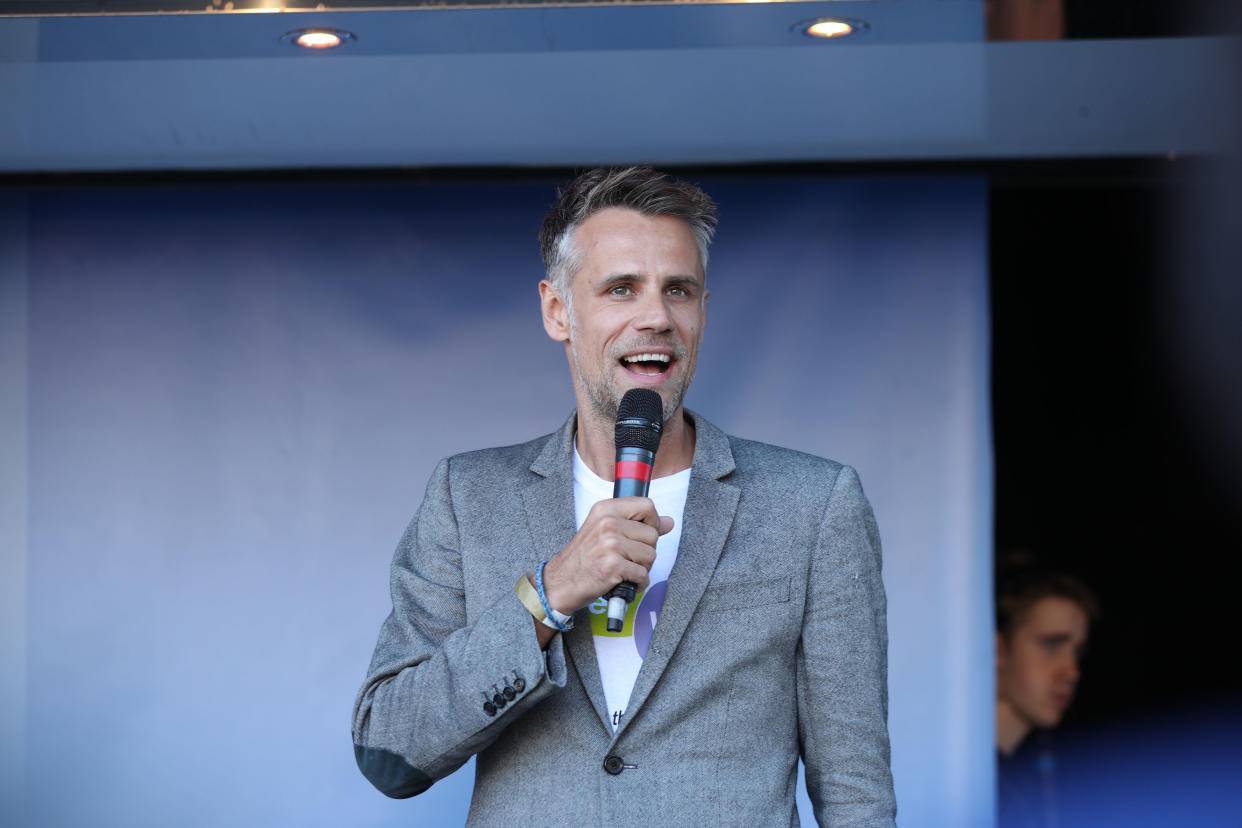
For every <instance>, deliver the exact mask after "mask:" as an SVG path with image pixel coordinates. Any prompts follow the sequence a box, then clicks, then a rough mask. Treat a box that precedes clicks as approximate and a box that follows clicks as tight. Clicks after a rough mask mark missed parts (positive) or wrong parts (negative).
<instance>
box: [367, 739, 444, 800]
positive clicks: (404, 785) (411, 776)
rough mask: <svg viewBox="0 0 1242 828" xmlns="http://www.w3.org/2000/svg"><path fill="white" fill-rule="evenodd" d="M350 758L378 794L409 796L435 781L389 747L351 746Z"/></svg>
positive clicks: (398, 797) (399, 797)
mask: <svg viewBox="0 0 1242 828" xmlns="http://www.w3.org/2000/svg"><path fill="white" fill-rule="evenodd" d="M354 759H355V760H356V761H357V762H358V769H359V770H360V771H362V775H363V776H365V777H366V778H367V780H368V781H369V782H370V783H371V784H372V785H374V786H375V787H376V788H377V789H378V790H379V792H380V793H382V794H384V795H385V796H391V797H392V798H393V799H409V798H410V797H411V796H417V795H418V794H420V793H422V792H423V791H425V790H427V789H428V788H430V787H431V783H432V782H434V781H435V780H434V779H432V778H431V777H430V776H428V775H427V774H425V773H423V772H422V771H420V770H419V769H418V768H416V767H414V766H413V765H411V764H410V763H409V762H407V761H405V759H403V758H402V757H400V756H398V755H397V754H395V753H393V752H392V751H390V750H383V749H381V748H369V747H363V746H362V745H357V744H356V745H354Z"/></svg>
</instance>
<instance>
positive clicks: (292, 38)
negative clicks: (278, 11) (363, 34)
mask: <svg viewBox="0 0 1242 828" xmlns="http://www.w3.org/2000/svg"><path fill="white" fill-rule="evenodd" d="M280 39H281V40H284V41H288V42H289V43H292V44H293V45H294V46H300V47H302V48H303V49H316V50H322V49H335V48H336V47H337V46H341V45H343V44H344V43H345V42H347V41H350V40H357V39H358V38H357V37H355V36H354V34H353V32H347V31H345V30H344V29H297V30H295V31H292V32H285V33H284V34H283V35H281V36H280Z"/></svg>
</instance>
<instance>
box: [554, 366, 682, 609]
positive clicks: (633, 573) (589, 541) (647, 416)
mask: <svg viewBox="0 0 1242 828" xmlns="http://www.w3.org/2000/svg"><path fill="white" fill-rule="evenodd" d="M633 395H637V396H633ZM643 399H645V402H644V403H642V404H641V406H640V404H639V402H638V401H639V400H643ZM662 414H663V403H662V401H661V400H660V395H659V394H657V393H656V392H655V391H651V390H650V389H645V388H643V389H637V388H636V389H632V390H630V391H628V392H626V394H625V396H624V397H623V398H622V400H621V404H620V406H619V407H618V409H617V423H616V432H615V436H616V449H617V454H616V460H617V464H616V476H615V482H614V483H613V498H612V499H611V500H601V501H599V502H598V503H596V504H595V505H594V506H593V507H592V508H591V511H590V513H589V514H588V515H587V518H586V520H585V521H583V524H582V527H581V528H580V529H579V530H578V533H577V534H576V535H574V538H573V540H571V541H570V542H569V545H568V546H566V547H565V548H564V549H563V550H561V552H560V553H559V554H557V555H556V556H555V557H554V558H552V560H550V561H549V562H548V564H547V568H546V570H545V572H544V581H545V583H546V585H547V595H548V600H549V601H550V602H551V605H552V606H553V607H554V608H556V609H557V610H560V611H561V612H564V613H566V614H572V613H573V612H574V611H575V610H577V609H579V608H580V607H583V606H586V605H587V604H589V603H590V602H591V601H593V600H595V599H596V598H598V597H600V596H601V595H603V596H604V597H606V598H608V599H609V605H610V609H609V612H610V615H609V621H608V629H609V630H610V631H613V632H619V631H620V630H621V625H623V624H624V622H625V614H626V609H627V607H626V605H627V604H628V603H629V602H630V601H632V600H633V598H634V595H635V592H636V590H637V589H638V588H640V587H643V588H645V587H646V585H647V572H648V570H650V569H651V565H652V564H653V563H654V562H655V547H656V542H657V541H658V540H659V538H660V536H661V535H664V534H666V533H668V532H669V531H671V530H672V528H673V519H672V518H670V517H660V516H659V515H657V514H656V511H655V506H654V504H653V503H652V502H651V501H650V500H647V499H646V496H647V492H648V489H649V487H650V481H651V467H652V465H653V463H654V460H655V452H656V449H657V448H658V447H659V442H660V432H659V429H660V427H661V425H662V423H661V415H662ZM653 432H654V433H653ZM644 466H645V468H644ZM640 497H641V498H643V499H641V500H639V499H637V498H640ZM613 592H617V593H618V594H617V595H615V596H614V595H613ZM627 596H628V597H627Z"/></svg>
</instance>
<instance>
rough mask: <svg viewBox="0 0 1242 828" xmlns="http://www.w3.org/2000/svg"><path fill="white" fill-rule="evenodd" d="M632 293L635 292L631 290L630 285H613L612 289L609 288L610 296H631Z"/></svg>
mask: <svg viewBox="0 0 1242 828" xmlns="http://www.w3.org/2000/svg"><path fill="white" fill-rule="evenodd" d="M632 292H633V291H631V290H630V287H629V285H613V286H612V287H611V288H609V290H608V295H609V296H629V295H630V294H631V293H632Z"/></svg>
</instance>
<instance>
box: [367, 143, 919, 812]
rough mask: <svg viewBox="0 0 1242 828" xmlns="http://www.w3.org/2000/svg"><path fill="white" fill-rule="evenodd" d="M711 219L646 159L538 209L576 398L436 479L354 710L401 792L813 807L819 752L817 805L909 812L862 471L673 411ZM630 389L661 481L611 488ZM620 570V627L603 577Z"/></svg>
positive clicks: (611, 808) (698, 329)
mask: <svg viewBox="0 0 1242 828" xmlns="http://www.w3.org/2000/svg"><path fill="white" fill-rule="evenodd" d="M715 227H716V208H715V205H714V204H713V203H712V201H711V199H710V198H709V197H708V196H707V195H706V194H705V193H703V192H702V191H701V190H700V189H698V188H697V187H695V186H693V185H691V184H688V183H685V182H681V181H676V180H673V179H671V178H669V177H668V176H666V175H663V174H661V173H658V172H655V171H653V170H651V169H648V168H641V167H637V168H628V169H620V170H609V169H597V170H591V171H589V172H587V173H584V174H583V175H581V176H579V177H578V178H576V179H574V180H573V181H572V182H570V183H569V185H568V186H567V187H566V189H565V190H564V191H563V192H562V193H561V194H560V196H559V198H558V200H557V203H556V204H555V205H554V206H553V207H552V209H551V210H550V211H549V213H548V215H547V216H546V217H545V218H544V221H543V225H542V227H541V228H540V231H539V241H540V244H541V247H542V252H543V261H544V266H545V268H546V271H547V278H546V279H545V280H544V281H542V282H540V284H539V295H540V304H541V307H542V311H543V324H544V328H545V330H546V331H547V333H548V335H549V336H550V337H552V338H553V339H554V340H557V341H559V342H563V343H564V345H565V353H566V355H567V357H568V360H569V368H570V375H571V377H572V379H573V385H574V393H575V396H576V398H577V410H576V411H575V412H573V413H572V414H571V415H570V417H569V419H568V420H567V421H566V422H565V423H564V425H562V426H561V427H560V429H559V430H557V431H556V432H555V433H553V434H550V435H547V436H545V437H540V438H538V439H536V440H532V441H531V442H529V443H524V444H522V445H517V446H508V447H505V448H494V449H485V450H482V451H477V452H471V453H468V454H462V455H458V456H455V457H451V458H449V459H447V460H444V461H441V463H440V464H439V466H438V467H437V468H436V470H435V472H434V473H433V474H432V478H431V481H430V482H429V483H428V486H427V493H426V496H425V498H424V500H423V503H422V506H421V507H420V508H419V511H418V514H417V515H416V516H415V518H414V520H413V521H412V522H411V523H410V526H409V528H408V529H407V531H406V533H405V535H404V537H403V538H402V540H401V542H400V544H399V545H398V547H397V551H396V554H395V556H394V558H393V563H392V572H391V578H392V602H393V607H392V613H391V614H390V615H389V616H388V618H387V620H386V621H385V622H384V625H383V627H382V628H381V630H380V635H379V642H378V643H377V644H376V648H375V654H374V656H373V658H372V661H371V666H370V669H369V672H368V675H367V679H366V682H365V683H364V684H363V686H362V690H361V691H360V692H359V694H358V698H357V701H356V703H355V706H354V718H353V739H354V752H355V756H356V758H357V761H358V766H359V767H360V768H361V769H362V772H363V773H364V774H365V775H366V776H367V778H368V779H369V780H370V781H371V782H372V783H373V784H374V785H375V786H376V787H377V788H379V789H380V790H381V791H383V792H384V793H385V794H388V795H389V796H393V797H408V796H413V795H415V794H418V793H421V792H422V791H424V790H426V789H427V788H428V787H430V786H431V784H432V783H433V782H435V780H437V779H440V778H442V777H444V776H447V775H448V774H450V773H452V772H453V771H454V770H456V769H457V768H458V767H460V766H461V765H462V764H463V763H465V762H466V761H467V760H468V759H469V758H470V757H471V756H475V755H477V756H478V761H477V764H476V773H475V785H474V796H473V799H472V801H471V805H470V817H469V823H470V824H472V825H475V824H477V825H515V826H562V825H563V826H575V828H577V827H578V826H614V825H615V826H632V825H642V824H673V825H677V824H692V825H693V824H723V825H780V824H788V825H797V824H798V823H799V820H798V813H797V808H796V805H795V796H794V794H795V789H796V778H795V777H796V771H797V767H798V758H799V756H801V758H802V759H803V760H804V761H805V763H806V774H807V788H808V790H809V792H810V796H811V801H812V803H813V804H814V807H815V816H816V818H817V819H818V820H819V822H820V824H822V825H838V824H840V825H891V824H892V823H893V819H894V813H895V810H896V806H895V802H894V798H893V787H892V777H891V774H890V771H889V747H888V732H887V725H886V717H887V686H886V681H887V679H886V669H887V668H886V662H885V658H886V646H887V634H886V629H885V617H884V612H885V600H884V589H883V585H882V583H881V581H880V541H879V535H878V532H877V529H876V525H875V520H874V518H873V517H872V513H871V508H870V506H869V505H868V503H867V500H866V498H865V496H864V495H863V492H862V488H861V486H860V484H859V482H858V478H857V476H856V475H855V473H854V471H853V470H852V469H851V468H849V467H848V466H842V465H840V464H838V463H834V462H832V461H830V460H824V459H821V458H818V457H812V456H810V455H806V454H801V453H799V452H795V451H791V450H788V449H782V448H777V447H775V446H770V445H765V444H762V443H756V442H752V441H748V440H741V439H738V438H735V437H731V436H729V435H727V434H725V433H724V432H722V431H720V429H718V428H716V427H715V426H713V425H712V424H711V423H710V422H708V421H707V420H705V419H704V418H703V417H701V416H699V415H698V414H696V413H694V412H691V411H687V410H686V409H684V408H683V407H682V400H683V398H684V396H685V393H686V390H687V388H688V387H689V385H690V380H691V379H692V377H693V376H694V368H695V363H696V361H697V358H698V350H699V343H700V342H701V341H702V338H703V325H704V321H705V308H706V300H707V288H706V270H707V251H708V246H709V244H710V242H711V238H712V235H713V233H714V231H715ZM764 278H770V279H772V281H773V285H774V287H777V288H779V287H780V281H779V276H776V277H764ZM758 334H759V332H756V335H758ZM632 389H649V390H650V391H654V392H656V393H657V394H658V395H659V399H658V401H657V402H658V403H660V404H661V405H660V406H659V407H657V408H656V411H657V412H658V415H659V417H662V419H663V422H662V423H661V424H659V426H658V431H659V437H658V450H657V451H656V452H655V455H654V462H653V463H652V464H651V465H650V470H649V472H647V473H648V474H649V475H650V478H651V479H650V484H649V491H648V494H647V496H646V497H635V496H631V497H614V496H613V494H614V486H613V479H614V477H615V476H616V475H617V470H618V469H619V468H621V464H620V463H616V461H617V460H618V458H619V453H618V450H617V449H618V442H617V435H618V433H619V432H620V430H621V429H620V424H619V423H618V407H619V406H620V404H621V401H622V398H623V397H625V396H626V392H627V391H631V390H632ZM628 402H629V398H627V403H628ZM661 408H662V410H660V409H661ZM623 413H624V412H623ZM622 419H623V420H624V419H625V417H624V416H623V418H622ZM627 462H629V461H627ZM614 463H616V464H615V465H614ZM623 582H629V583H631V584H633V585H634V586H635V588H636V594H635V595H634V597H633V600H632V601H630V602H629V605H628V606H629V608H628V611H627V612H626V614H625V617H624V620H623V623H622V625H621V630H620V631H619V632H618V631H611V630H609V625H608V623H607V618H606V607H607V604H608V602H607V600H606V599H605V598H604V597H603V596H606V595H608V594H609V593H611V592H612V591H613V589H614V588H615V587H616V586H617V585H618V584H621V583H623ZM620 606H622V607H624V604H622V605H620ZM615 626H616V625H615V624H614V627H615Z"/></svg>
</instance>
